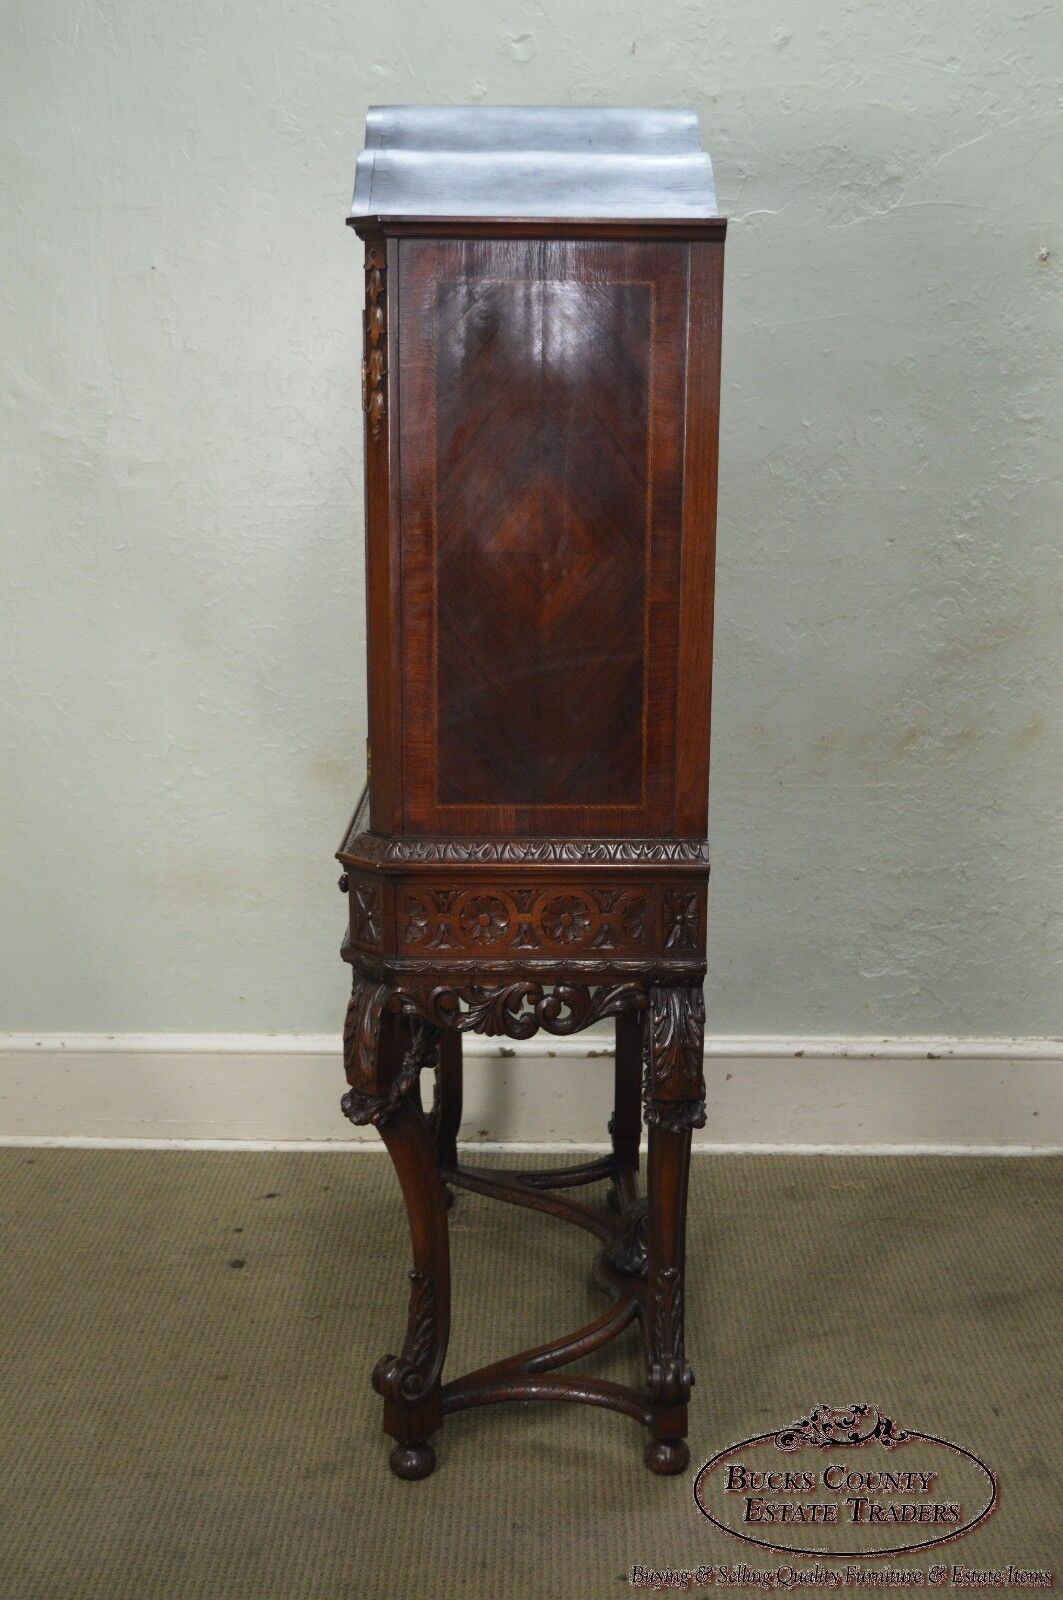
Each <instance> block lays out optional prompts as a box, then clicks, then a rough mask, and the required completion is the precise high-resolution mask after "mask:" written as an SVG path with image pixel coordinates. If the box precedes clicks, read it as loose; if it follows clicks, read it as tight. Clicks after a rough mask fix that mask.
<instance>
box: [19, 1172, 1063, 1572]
mask: <svg viewBox="0 0 1063 1600" xmlns="http://www.w3.org/2000/svg"><path fill="white" fill-rule="evenodd" d="M514 1164H525V1165H527V1164H529V1163H528V1162H527V1161H526V1160H525V1161H524V1162H523V1163H521V1162H520V1160H519V1158H518V1160H517V1161H515V1162H514ZM1060 1172H1061V1165H1060V1163H1059V1162H1056V1161H1053V1160H1049V1159H1028V1160H1027V1159H1015V1158H1013V1159H1003V1160H985V1159H966V1158H964V1159H959V1158H940V1159H939V1158H928V1157H922V1158H892V1157H890V1158H886V1157H878V1158H865V1157H838V1158H833V1157H832V1158H826V1157H807V1156H804V1157H802V1156H792V1157H791V1156H786V1157H784V1156H724V1157H719V1156H713V1157H707V1156H702V1157H697V1158H695V1161H694V1168H693V1178H692V1183H691V1195H690V1212H691V1229H690V1232H691V1239H690V1247H689V1250H690V1267H691V1287H690V1294H689V1299H688V1339H687V1344H688V1352H689V1354H690V1357H691V1360H692V1361H693V1364H694V1367H695V1371H696V1373H697V1378H698V1382H697V1387H696V1389H695V1395H694V1406H693V1410H692V1425H691V1438H690V1443H691V1451H692V1464H691V1471H690V1472H689V1473H687V1474H685V1475H683V1476H681V1477H679V1478H673V1479H661V1478H655V1477H653V1476H652V1475H651V1474H650V1473H648V1472H647V1471H646V1470H645V1468H644V1467H643V1465H642V1434H641V1431H640V1430H639V1429H638V1428H637V1427H636V1425H635V1424H634V1423H632V1422H630V1421H628V1420H627V1419H626V1418H623V1417H618V1416H615V1415H612V1414H610V1413H608V1412H603V1411H597V1410H587V1409H585V1408H582V1407H576V1406H568V1407H565V1406H560V1405H549V1406H521V1407H513V1406H509V1407H494V1408H491V1409H489V1410H486V1411H479V1412H477V1411H473V1412H467V1413H464V1414H462V1415H459V1416H456V1417H453V1418H451V1419H449V1420H448V1421H447V1423H446V1424H445V1426H444V1429H443V1431H442V1432H441V1434H439V1435H438V1436H437V1441H436V1443H437V1448H438V1454H439V1467H438V1469H437V1471H436V1473H435V1475H434V1476H433V1477H432V1478H430V1479H428V1480H426V1481H425V1482H422V1483H413V1484H406V1483H400V1482H399V1481H397V1480H396V1479H394V1478H393V1477H392V1476H391V1474H390V1473H389V1472H388V1470H387V1441H386V1440H385V1438H384V1436H383V1435H382V1433H381V1431H380V1402H379V1400H378V1399H377V1397H376V1396H375V1395H374V1394H372V1393H371V1391H370V1388H369V1381H368V1380H369V1373H370V1370H371V1368H372V1365H373V1363H374V1361H375V1360H376V1358H377V1357H378V1356H379V1355H380V1354H382V1353H383V1351H384V1350H386V1349H387V1350H394V1349H397V1348H398V1347H399V1345H400V1344H401V1339H402V1325H403V1317H404V1307H405V1285H404V1271H405V1268H406V1266H407V1264H408V1262H407V1240H406V1232H405V1217H404V1213H403V1210H402V1204H401V1199H400V1196H399V1191H398V1187H397V1184H396V1183H395V1180H394V1176H393V1173H392V1170H391V1166H390V1163H389V1162H388V1161H387V1159H386V1157H383V1156H378V1155H365V1154H354V1153H347V1152H345V1151H337V1152H336V1153H334V1154H333V1153H328V1154H316V1153H306V1154H272V1153H261V1154H260V1153H248V1154H230V1153H214V1152H168V1151H140V1150H128V1151H125V1150H123V1151H81V1150H26V1149H8V1150H3V1151H0V1185H2V1187H0V1196H2V1201H0V1211H2V1247H3V1283H4V1293H3V1301H2V1311H0V1332H2V1339H3V1344H2V1352H3V1360H2V1367H0V1597H2V1600H74V1597H78V1600H81V1597H86V1600H88V1597H91V1600H126V1597H136V1600H169V1597H174V1600H177V1597H180V1600H192V1597H195V1600H237V1597H239V1600H287V1597H289V1596H291V1597H294V1596H306V1597H308V1600H330V1597H332V1596H337V1597H339V1596H342V1597H344V1600H355V1597H356V1600H377V1597H380V1600H384V1597H387V1600H395V1597H405V1596H411V1597H417V1600H428V1597H433V1600H434V1597H446V1600H451V1597H458V1596H478V1597H479V1596H482V1597H484V1600H487V1597H491V1600H509V1597H513V1600H518V1597H520V1600H527V1597H529V1596H531V1597H538V1596H550V1597H559V1600H577V1597H578V1600H583V1597H592V1600H596V1597H598V1596H608V1595H612V1596H617V1595H620V1594H622V1593H623V1592H625V1590H627V1588H628V1573H629V1571H630V1569H631V1567H632V1565H633V1564H634V1563H641V1564H642V1565H644V1566H652V1567H664V1566H687V1567H696V1566H697V1565H699V1564H700V1563H713V1562H729V1563H730V1562H736V1561H739V1560H743V1559H749V1558H750V1555H751V1554H753V1555H758V1554H759V1553H758V1552H750V1551H748V1550H746V1549H744V1547H743V1546H741V1545H740V1544H738V1543H737V1542H736V1541H733V1540H731V1539H729V1538H728V1537H727V1536H726V1535H724V1534H722V1533H719V1532H718V1531H717V1530H715V1529H714V1528H713V1527H711V1526H710V1525H709V1524H708V1523H706V1522H705V1521H704V1519H703V1518H701V1517H700V1515H699V1514H698V1513H697V1512H696V1511H695V1510H694V1508H693V1505H692V1502H691V1481H692V1476H693V1470H694V1468H695V1467H696V1466H697V1465H699V1464H700V1463H701V1462H702V1461H704V1460H705V1459H706V1458H707V1457H708V1456H710V1455H711V1454H713V1453H714V1452H715V1451H716V1450H718V1449H721V1448H723V1447H724V1446H725V1445H727V1444H729V1443H731V1442H732V1441H735V1440H737V1439H740V1438H743V1437H746V1436H748V1435H750V1434H753V1433H755V1432H757V1431H758V1430H761V1429H764V1428H768V1427H774V1426H781V1425H782V1424H784V1423H786V1422H788V1421H791V1420H793V1419H796V1418H798V1417H800V1416H802V1415H805V1414H807V1412H808V1410H809V1408H810V1407H812V1406H814V1405H816V1404H818V1403H820V1402H826V1403H829V1404H836V1405H843V1404H847V1403H850V1402H854V1401H869V1402H872V1403H875V1404H877V1405H879V1406H881V1407H882V1408H883V1409H884V1410H885V1411H886V1412H888V1413H889V1415H890V1416H892V1417H893V1418H894V1420H895V1421H896V1422H897V1424H898V1426H900V1427H904V1426H906V1425H907V1426H909V1427H915V1428H918V1429H920V1430H923V1431H927V1432H936V1433H938V1434H941V1435H944V1436H945V1437H946V1438H950V1439H955V1440H957V1441H958V1442H960V1443H961V1444H964V1445H966V1446H967V1447H968V1448H970V1449H972V1450H975V1451H976V1452H978V1453H979V1454H980V1455H981V1456H982V1457H983V1458H984V1459H985V1460H986V1461H987V1462H988V1463H989V1464H990V1466H991V1467H993V1468H994V1469H995V1470H996V1472H997V1473H998V1477H999V1480H1000V1485H1001V1504H1000V1509H999V1511H998V1512H997V1514H996V1515H995V1516H994V1517H993V1518H992V1519H991V1520H990V1521H989V1522H988V1523H987V1524H986V1526H985V1527H984V1528H982V1529H979V1530H978V1531H976V1532H975V1533H974V1534H971V1535H969V1536H968V1537H966V1538H965V1539H963V1540H961V1541H958V1542H957V1543H955V1544H953V1545H951V1546H949V1547H948V1548H947V1550H946V1552H945V1553H944V1554H943V1555H942V1557H941V1559H943V1560H945V1561H956V1562H962V1563H965V1564H966V1565H969V1566H980V1567H987V1566H997V1565H1004V1564H1006V1563H1008V1562H1014V1563H1016V1564H1021V1565H1024V1566H1045V1565H1051V1564H1052V1562H1053V1560H1055V1561H1056V1562H1057V1563H1058V1562H1059V1559H1060V1556H1061V1547H1060V1540H1059V1522H1058V1520H1056V1522H1055V1524H1054V1525H1053V1523H1052V1520H1051V1519H1052V1517H1053V1515H1054V1516H1055V1517H1056V1519H1058V1516H1059V1510H1058V1508H1059V1504H1060V1500H1061V1498H1063V1497H1061V1495H1060V1492H1059V1491H1060V1479H1059V1473H1058V1467H1059V1454H1060V1450H1061V1449H1063V1442H1061V1434H1060V1427H1059V1422H1060V1415H1059V1387H1058V1379H1059V1366H1058V1362H1059V1348H1060V1324H1061V1319H1060V1315H1059V1307H1060V1299H1059V1283H1058V1276H1057V1277H1056V1278H1055V1281H1054V1280H1053V1268H1054V1266H1056V1265H1057V1264H1058V1260H1057V1257H1058V1242H1059V1238H1060V1233H1061V1229H1060V1220H1059V1206H1058V1196H1059V1192H1060V1183H1059V1179H1060ZM590 1192H591V1193H595V1192H600V1191H590ZM451 1226H452V1241H453V1254H454V1271H455V1293H454V1335H453V1339H452V1342H451V1350H450V1358H449V1359H448V1368H447V1370H448V1372H449V1373H451V1374H455V1373H457V1372H458V1371H461V1370H465V1369H467V1368H469V1367H471V1366H474V1365H478V1364H480V1363H482V1362H485V1361H487V1360H489V1359H491V1358H493V1357H496V1356H498V1355H500V1354H505V1353H507V1352H509V1351H511V1350H514V1349H517V1348H520V1347H521V1346H523V1345H528V1344H532V1343H534V1342H535V1341H536V1340H537V1339H540V1338H548V1337H552V1336H553V1335H555V1334H557V1333H560V1332H562V1331H563V1330H564V1329H565V1327H567V1326H571V1327H575V1326H576V1325H578V1324H579V1323H580V1322H583V1321H586V1320H588V1319H589V1318H590V1317H591V1316H593V1315H595V1314H596V1313H597V1312H598V1311H599V1310H601V1309H602V1307H603V1304H604V1301H603V1300H602V1298H601V1296H600V1295H599V1294H598V1293H597V1291H596V1290H594V1289H593V1288H592V1287H591V1286H590V1282H589V1273H588V1268H589V1263H590V1255H591V1253H592V1252H593V1249H594V1244H593V1241H592V1240H591V1239H590V1238H588V1236H587V1235H585V1234H583V1233H582V1232H580V1231H577V1230H575V1229H572V1228H570V1227H568V1226H566V1225H564V1224H562V1223H559V1222H557V1221H555V1220H553V1219H551V1218H548V1217H540V1216H537V1215H535V1214H533V1213H531V1212H527V1211H516V1210H514V1209H513V1208H511V1207H507V1206H503V1205H500V1204H498V1203H497V1202H492V1201H489V1200H484V1199H480V1198H478V1197H476V1196H473V1195H462V1196H461V1197H460V1198H459V1200H458V1203H457V1205H456V1207H455V1209H454V1210H453V1211H452V1212H451ZM636 1352H637V1335H636V1334H635V1332H634V1330H630V1331H629V1333H628V1334H627V1335H626V1336H625V1338H624V1339H622V1340H621V1341H619V1342H618V1343H617V1344H616V1345H614V1346H613V1347H612V1348H611V1350H610V1351H608V1352H605V1353H603V1356H602V1357H601V1358H599V1359H598V1360H597V1361H596V1362H595V1363H594V1366H593V1368H592V1370H595V1371H598V1372H601V1373H603V1374H608V1375H611V1376H616V1377H620V1378H627V1379H635V1380H636V1381H638V1380H639V1379H640V1378H641V1373H640V1371H639V1363H638V1359H637V1353H636ZM1053 1478H1054V1486H1053ZM776 1559H781V1558H772V1557H768V1556H767V1555H766V1553H765V1554H763V1555H761V1556H760V1564H771V1563H773V1562H774V1560H776ZM933 1559H934V1557H932V1556H931V1557H926V1556H915V1557H909V1558H907V1560H908V1562H909V1564H911V1565H914V1566H923V1567H925V1566H926V1565H928V1564H929V1562H930V1561H932V1560H933Z"/></svg>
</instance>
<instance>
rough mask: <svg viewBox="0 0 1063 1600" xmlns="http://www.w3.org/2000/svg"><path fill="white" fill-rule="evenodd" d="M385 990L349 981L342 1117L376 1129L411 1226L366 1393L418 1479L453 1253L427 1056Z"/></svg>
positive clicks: (425, 1466) (433, 1420)
mask: <svg viewBox="0 0 1063 1600" xmlns="http://www.w3.org/2000/svg"><path fill="white" fill-rule="evenodd" d="M396 1005H397V1000H396V997H395V996H394V995H393V993H392V992H391V991H390V990H389V989H388V988H387V987H386V986H384V985H380V984H369V983H366V982H365V981H363V980H362V979H360V978H358V977H356V978H355V981H354V992H353V995H352V998H351V1004H350V1008H349V1010H348V1020H347V1027H346V1029H345V1032H344V1051H345V1059H346V1067H347V1077H348V1081H349V1082H350V1084H351V1088H350V1089H349V1090H348V1092H347V1093H346V1094H345V1095H344V1097H343V1111H344V1115H345V1116H347V1117H349V1118H350V1119H351V1121H352V1122H356V1123H367V1122H371V1123H373V1124H374V1125H375V1126H376V1127H377V1128H378V1129H379V1131H380V1135H381V1138H382V1139H383V1140H384V1143H385V1145H386V1146H387V1148H388V1153H389V1154H390V1156H391V1159H392V1161H393V1162H394V1164H395V1170H396V1172H397V1174H398V1178H399V1182H400V1184H401V1185H402V1193H403V1199H404V1200H405V1202H406V1213H407V1216H408V1218H409V1224H410V1238H411V1242H412V1246H413V1270H412V1271H411V1273H410V1275H409V1277H410V1303H409V1312H408V1317H407V1326H406V1339H405V1342H404V1344H403V1347H402V1353H401V1355H398V1356H394V1355H387V1356H383V1357H382V1358H381V1360H380V1361H378V1362H377V1364H376V1367H375V1368H374V1370H373V1387H374V1389H376V1391H377V1393H378V1394H380V1395H382V1396H383V1400H384V1431H385V1432H386V1433H390V1434H391V1436H392V1438H393V1439H394V1440H395V1445H394V1448H393V1449H392V1452H391V1456H390V1463H391V1470H392V1471H393V1472H394V1473H395V1474H396V1475H397V1476H398V1477H400V1478H425V1477H427V1476H428V1474H429V1473H430V1472H431V1471H432V1469H433V1467H434V1466H435V1451H434V1450H433V1449H432V1446H431V1444H430V1443H429V1440H430V1438H431V1436H432V1434H433V1433H434V1432H435V1430H436V1429H437V1428H438V1427H439V1425H440V1423H441V1421H442V1417H443V1412H442V1402H441V1398H440V1377H441V1373H442V1370H443V1359H444V1357H445V1355H446V1349H447V1338H448V1335H449V1331H450V1249H449V1241H448V1237H447V1209H446V1201H445V1197H444V1193H443V1183H442V1180H441V1178H440V1176H439V1169H438V1166H437V1165H436V1159H435V1150H434V1148H433V1145H432V1140H431V1138H430V1136H429V1132H428V1127H427V1125H426V1123H425V1119H424V1116H423V1114H422V1112H421V1107H420V1101H419V1097H418V1094H417V1087H416V1086H417V1078H418V1074H419V1072H420V1070H421V1067H422V1066H423V1065H424V1063H425V1059H426V1036H425V1034H424V1032H423V1028H424V1025H423V1024H414V1025H413V1026H412V1027H411V1026H410V1025H409V1024H408V1023H407V1022H406V1020H405V1019H403V1018H400V1017H399V1016H398V1015H397V1013H396V1010H395V1007H396Z"/></svg>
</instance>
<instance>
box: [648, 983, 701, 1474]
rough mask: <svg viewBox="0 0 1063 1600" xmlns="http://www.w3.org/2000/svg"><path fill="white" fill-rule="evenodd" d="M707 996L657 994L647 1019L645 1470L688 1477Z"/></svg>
mask: <svg viewBox="0 0 1063 1600" xmlns="http://www.w3.org/2000/svg"><path fill="white" fill-rule="evenodd" d="M704 1029H705V1004H704V1000H703V997H702V992H701V989H700V988H696V989H695V988H692V987H684V988H680V987H677V988H668V989H664V988H654V989H653V990H652V992H651V996H650V1010H649V1013H648V1016H647V1018H646V1083H645V1106H646V1121H647V1122H648V1123H649V1129H650V1133H649V1165H648V1172H647V1191H648V1195H647V1198H648V1247H649V1281H648V1284H647V1291H648V1293H647V1313H648V1316H647V1320H648V1335H649V1347H650V1362H649V1375H648V1383H649V1391H650V1403H651V1411H652V1420H651V1423H650V1429H651V1439H650V1442H649V1444H648V1445H647V1447H646V1465H647V1466H648V1467H649V1468H650V1469H651V1470H652V1471H653V1472H660V1473H674V1472H682V1471H683V1470H684V1468H685V1467H686V1466H687V1464H688V1462H689V1460H690V1451H689V1449H688V1447H687V1442H686V1431H687V1402H688V1401H689V1399H690V1391H691V1388H692V1386H693V1383H694V1374H693V1371H692V1370H691V1367H690V1364H689V1362H688V1361H687V1360H686V1354H685V1349H684V1342H683V1290H684V1285H683V1272H684V1245H685V1236H686V1210H687V1178H688V1174H689V1168H690V1135H691V1131H692V1129H694V1128H700V1127H702V1126H703V1124H704V1122H705V1079H704V1073H703V1064H702V1051H703V1039H704Z"/></svg>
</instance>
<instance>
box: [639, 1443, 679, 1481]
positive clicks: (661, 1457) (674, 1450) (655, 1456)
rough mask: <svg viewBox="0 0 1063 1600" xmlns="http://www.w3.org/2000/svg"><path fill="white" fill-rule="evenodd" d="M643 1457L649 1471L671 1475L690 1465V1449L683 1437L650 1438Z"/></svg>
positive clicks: (666, 1475) (664, 1475)
mask: <svg viewBox="0 0 1063 1600" xmlns="http://www.w3.org/2000/svg"><path fill="white" fill-rule="evenodd" d="M644 1459H645V1462H646V1465H647V1466H648V1467H649V1469H650V1471H651V1472H657V1473H660V1475H661V1476H662V1477H671V1476H673V1475H674V1474H675V1473H677V1472H683V1471H685V1469H686V1468H687V1467H688V1466H689V1465H690V1449H689V1447H688V1445H687V1442H686V1440H685V1439H651V1440H650V1442H649V1444H648V1445H647V1446H646V1451H645V1456H644Z"/></svg>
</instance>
